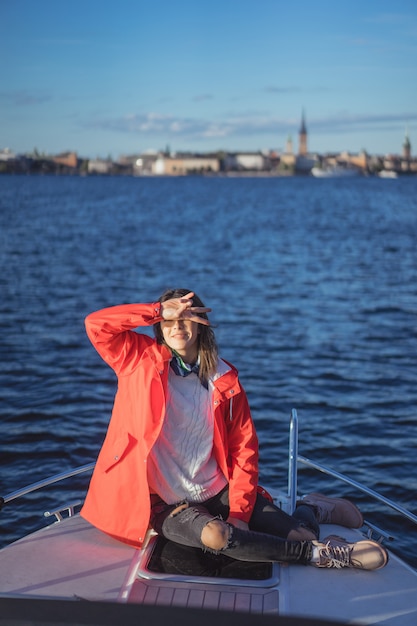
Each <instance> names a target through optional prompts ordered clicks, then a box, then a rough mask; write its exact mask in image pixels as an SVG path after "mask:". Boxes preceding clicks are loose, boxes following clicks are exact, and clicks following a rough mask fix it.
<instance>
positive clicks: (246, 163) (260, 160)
mask: <svg viewBox="0 0 417 626" xmlns="http://www.w3.org/2000/svg"><path fill="white" fill-rule="evenodd" d="M268 164H269V160H268V159H267V158H266V157H265V156H264V155H263V154H262V152H234V153H231V152H228V153H227V154H226V155H225V158H224V169H225V170H226V171H237V172H244V171H247V172H254V171H255V172H256V171H257V172H260V171H262V170H264V169H267V165H268Z"/></svg>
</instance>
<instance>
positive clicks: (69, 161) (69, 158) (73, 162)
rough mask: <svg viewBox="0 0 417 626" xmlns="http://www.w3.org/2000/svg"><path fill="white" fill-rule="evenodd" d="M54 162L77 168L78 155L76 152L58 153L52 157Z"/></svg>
mask: <svg viewBox="0 0 417 626" xmlns="http://www.w3.org/2000/svg"><path fill="white" fill-rule="evenodd" d="M52 161H53V162H54V163H57V164H58V165H64V166H65V167H69V168H74V169H75V168H76V167H77V166H78V157H77V153H76V152H63V153H62V154H57V155H56V156H54V157H53V158H52Z"/></svg>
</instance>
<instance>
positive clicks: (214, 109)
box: [0, 0, 417, 158]
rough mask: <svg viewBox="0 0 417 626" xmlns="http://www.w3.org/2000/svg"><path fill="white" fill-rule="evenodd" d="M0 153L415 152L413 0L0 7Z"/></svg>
mask: <svg viewBox="0 0 417 626" xmlns="http://www.w3.org/2000/svg"><path fill="white" fill-rule="evenodd" d="M0 37H1V42H2V43H1V47H2V55H1V56H2V63H1V65H0V149H1V148H5V147H9V148H10V149H11V150H13V151H15V152H27V151H32V150H33V149H34V148H35V147H36V148H37V149H38V150H39V151H42V152H46V153H50V154H51V153H58V152H62V151H66V150H75V151H77V152H78V154H79V155H80V156H86V157H96V156H101V157H107V156H108V155H111V156H112V157H113V158H117V157H118V156H119V155H122V154H132V153H138V152H143V151H145V150H150V149H153V150H158V149H165V148H166V146H169V147H170V149H171V150H172V151H181V150H192V151H211V150H219V149H224V150H259V149H262V150H263V149H278V150H279V149H284V148H285V144H286V139H287V137H288V135H291V136H292V138H293V143H294V147H295V149H297V147H298V130H299V126H300V118H301V113H302V110H303V109H304V111H305V116H306V123H307V130H308V147H309V150H311V151H318V152H326V151H336V150H349V151H350V152H358V151H360V150H361V149H363V148H364V149H366V150H367V151H368V152H370V153H379V154H385V153H400V152H401V146H402V143H403V140H404V136H405V132H406V129H407V128H408V132H409V137H410V140H411V144H412V152H413V154H415V153H416V152H417V3H416V2H415V0H405V1H402V0H397V1H396V2H395V3H394V2H392V0H390V1H389V2H388V1H386V0H362V1H361V2H358V1H357V0H351V1H350V2H340V3H339V2H334V0H333V1H332V2H328V1H327V0H326V1H320V0H315V1H314V2H313V1H312V0H309V1H297V0H285V1H281V0H258V1H257V2H254V1H253V0H252V1H251V2H249V1H247V0H222V1H220V0H211V1H210V2H208V1H205V2H200V1H198V0H194V1H193V2H190V1H189V0H176V1H175V2H173V1H172V0H169V1H166V0H159V1H158V0H154V1H152V0H146V1H143V0H134V1H131V0H119V2H111V3H110V2H107V1H106V0H100V1H98V0H83V2H80V1H79V0H72V1H71V2H63V1H59V0H53V1H52V0H38V1H35V0H0Z"/></svg>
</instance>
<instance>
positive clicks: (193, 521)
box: [151, 493, 312, 563]
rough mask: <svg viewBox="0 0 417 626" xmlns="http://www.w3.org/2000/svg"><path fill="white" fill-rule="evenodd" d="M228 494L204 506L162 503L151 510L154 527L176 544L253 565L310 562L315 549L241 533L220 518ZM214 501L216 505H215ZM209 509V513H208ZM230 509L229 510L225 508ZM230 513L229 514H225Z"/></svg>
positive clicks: (257, 533) (254, 534)
mask: <svg viewBox="0 0 417 626" xmlns="http://www.w3.org/2000/svg"><path fill="white" fill-rule="evenodd" d="M225 499H226V495H225V494H223V493H222V494H219V496H217V497H216V498H214V499H213V498H212V499H211V501H209V502H207V503H205V505H208V507H209V508H208V507H206V506H205V505H204V506H203V505H200V504H187V503H182V504H179V505H172V506H168V505H166V504H165V503H163V502H162V501H160V504H159V505H158V504H157V505H154V506H153V509H152V517H151V523H152V526H153V528H154V529H155V530H156V531H157V532H158V533H159V534H161V535H163V536H164V537H166V538H167V539H169V540H171V541H175V542H176V543H179V544H182V545H185V546H191V547H199V548H202V549H204V550H208V551H210V552H213V553H217V552H221V553H222V554H225V555H227V556H229V557H231V558H233V559H236V560H241V561H253V562H261V561H264V562H273V561H300V562H303V563H305V562H308V561H309V560H310V558H311V554H312V546H311V543H310V542H306V541H287V540H285V539H284V538H282V537H279V536H277V535H275V536H274V535H272V534H267V533H265V532H254V531H252V530H248V531H246V530H241V529H238V528H235V527H233V526H231V525H230V524H228V523H226V522H224V521H223V520H222V519H220V518H219V517H217V515H215V514H217V512H218V511H219V510H220V509H224V506H225V504H224V503H225ZM213 500H214V502H213ZM209 509H210V510H209ZM226 509H228V507H226ZM224 513H227V510H224Z"/></svg>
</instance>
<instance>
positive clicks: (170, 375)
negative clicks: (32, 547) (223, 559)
mask: <svg viewBox="0 0 417 626" xmlns="http://www.w3.org/2000/svg"><path fill="white" fill-rule="evenodd" d="M210 310H211V309H209V308H207V307H205V306H204V304H203V303H202V301H201V300H200V299H199V298H198V297H197V296H196V295H195V293H194V292H192V291H188V290H186V289H177V290H170V291H167V292H165V293H164V294H163V295H162V296H161V297H160V298H159V300H158V301H157V302H155V303H150V304H128V305H120V306H115V307H111V308H107V309H104V310H102V311H98V312H96V313H92V314H91V315H89V316H88V317H87V319H86V328H87V334H88V336H89V338H90V340H91V342H92V343H93V345H94V347H95V348H96V350H97V351H98V352H99V354H100V355H101V356H102V358H103V359H104V360H105V361H106V363H108V365H110V366H111V367H112V368H113V370H114V371H115V373H116V375H117V377H118V390H117V394H116V397H115V402H114V407H113V414H112V418H111V420H110V424H109V428H108V432H107V435H106V438H105V441H104V444H103V447H102V449H101V452H100V454H99V457H98V460H97V464H96V467H95V471H94V473H93V476H92V479H91V484H90V488H89V491H88V494H87V498H86V502H85V504H84V507H83V509H82V515H83V516H84V517H85V518H86V519H87V520H89V521H90V522H91V523H92V524H94V525H95V526H97V527H98V528H100V529H101V530H103V531H105V532H107V533H109V534H110V535H112V536H113V537H115V538H117V539H120V540H121V541H125V542H127V543H130V544H132V545H134V546H138V547H139V546H140V545H141V544H142V543H143V541H144V537H145V534H146V531H147V529H148V527H149V524H151V525H152V526H153V528H154V529H155V530H156V531H157V532H158V533H160V534H161V535H163V536H164V537H166V538H167V539H170V540H171V541H174V542H176V543H178V544H181V545H184V546H192V547H200V548H202V549H203V550H207V551H210V552H213V553H218V552H221V553H222V554H224V555H227V556H228V557H231V558H233V559H237V560H242V561H268V562H269V561H286V562H292V561H293V562H299V563H310V564H313V565H316V566H318V567H338V568H340V567H344V566H347V567H359V568H362V569H378V568H380V567H383V566H384V565H385V564H386V562H387V553H386V551H385V550H384V548H382V547H381V546H380V545H379V544H377V543H376V542H373V541H369V540H366V541H360V542H358V543H356V544H349V543H346V542H344V541H341V540H340V539H335V538H332V539H329V540H328V541H325V542H324V543H321V542H319V541H318V536H319V526H318V524H319V523H320V522H323V521H326V522H334V523H338V524H342V525H345V526H350V527H360V526H361V525H362V523H363V519H362V515H361V514H360V512H359V510H358V509H357V508H356V507H355V505H354V504H352V503H350V502H349V501H347V500H343V499H331V498H327V497H326V496H323V495H321V494H311V495H310V496H308V497H307V498H305V499H304V500H303V501H302V502H301V503H300V506H298V508H297V509H296V512H295V514H294V516H289V515H287V514H285V513H284V512H283V511H281V510H280V509H279V508H277V507H276V506H274V505H273V503H272V502H270V501H269V500H268V499H267V498H266V497H264V496H263V495H262V494H261V493H259V488H258V441H257V437H256V432H255V427H254V424H253V421H252V417H251V413H250V409H249V405H248V401H247V397H246V394H245V392H244V390H243V388H242V387H241V385H240V382H239V378H238V372H237V370H236V369H235V368H234V366H233V365H231V364H230V363H228V362H227V361H224V360H223V359H220V358H219V356H218V351H217V345H216V341H215V336H214V332H213V329H212V328H211V326H210V322H209V320H208V317H207V313H208V312H210ZM151 325H153V326H154V334H155V339H152V338H151V337H149V336H148V335H145V334H139V333H137V332H134V329H135V328H137V327H139V326H151Z"/></svg>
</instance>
